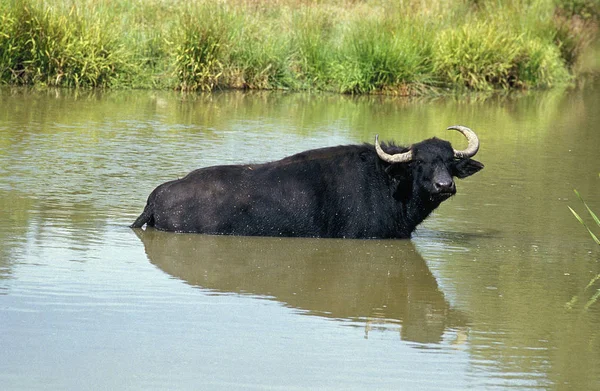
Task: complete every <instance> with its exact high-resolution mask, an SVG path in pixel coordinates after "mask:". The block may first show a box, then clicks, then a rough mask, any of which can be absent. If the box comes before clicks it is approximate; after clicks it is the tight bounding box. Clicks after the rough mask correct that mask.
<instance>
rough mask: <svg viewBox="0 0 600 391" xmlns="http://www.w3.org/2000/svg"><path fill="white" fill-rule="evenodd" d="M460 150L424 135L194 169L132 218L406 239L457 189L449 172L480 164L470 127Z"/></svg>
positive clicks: (261, 231) (466, 171)
mask: <svg viewBox="0 0 600 391" xmlns="http://www.w3.org/2000/svg"><path fill="white" fill-rule="evenodd" d="M448 129H454V130H457V131H459V132H461V133H462V134H463V135H464V136H465V137H466V138H467V140H468V143H469V145H468V146H467V148H466V149H465V150H462V151H458V150H455V149H453V148H452V146H451V145H450V143H449V142H447V141H444V140H440V139H437V138H432V139H428V140H425V141H422V142H420V143H416V144H413V145H411V146H410V147H400V146H396V145H394V144H383V145H380V143H379V140H378V138H377V137H375V145H370V144H363V145H345V146H338V147H330V148H322V149H315V150H310V151H306V152H301V153H298V154H296V155H293V156H290V157H286V158H284V159H281V160H278V161H274V162H270V163H264V164H246V165H227V166H215V167H207V168H201V169H198V170H195V171H192V172H191V173H189V174H188V175H187V176H185V177H184V178H182V179H178V180H174V181H170V182H166V183H163V184H162V185H160V186H158V187H157V188H156V189H154V191H153V192H152V193H151V194H150V196H149V197H148V202H147V204H146V207H145V209H144V211H143V212H142V214H141V215H140V216H139V217H138V218H137V220H136V221H135V222H134V223H133V224H132V225H131V227H132V228H140V227H142V226H143V225H144V224H147V225H148V226H152V227H155V228H157V229H160V230H165V231H176V232H198V233H205V234H226V235H248V236H303V237H327V238H408V237H410V235H411V233H412V232H413V231H414V229H415V228H416V226H417V225H418V224H420V223H421V222H422V221H423V220H424V219H425V218H426V217H427V216H428V215H429V214H430V213H431V212H432V211H433V210H434V209H435V208H437V207H438V206H439V205H440V203H441V202H442V201H444V200H446V199H448V198H449V197H451V196H452V195H454V194H455V193H456V187H455V185H454V180H453V177H458V178H465V177H468V176H470V175H473V174H474V173H476V172H477V171H479V170H481V169H482V168H483V164H481V163H479V162H478V161H475V160H473V159H471V157H472V156H474V155H475V154H476V153H477V151H478V149H479V140H478V138H477V136H476V135H475V133H474V132H473V131H472V130H470V129H469V128H467V127H464V126H451V127H450V128H448Z"/></svg>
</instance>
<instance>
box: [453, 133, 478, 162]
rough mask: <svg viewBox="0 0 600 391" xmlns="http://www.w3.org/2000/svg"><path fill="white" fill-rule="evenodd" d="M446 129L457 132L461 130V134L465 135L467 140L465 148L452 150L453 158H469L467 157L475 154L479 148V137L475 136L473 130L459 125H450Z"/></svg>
mask: <svg viewBox="0 0 600 391" xmlns="http://www.w3.org/2000/svg"><path fill="white" fill-rule="evenodd" d="M448 130H458V131H459V132H461V133H462V134H463V136H465V137H466V138H467V141H468V142H469V145H468V146H467V149H464V150H462V151H458V150H456V149H455V150H454V157H455V158H457V159H464V158H469V157H473V156H475V154H476V153H477V151H478V150H479V139H478V138H477V135H476V134H475V132H473V131H472V130H471V129H469V128H467V127H466V126H461V125H454V126H450V127H449V128H448Z"/></svg>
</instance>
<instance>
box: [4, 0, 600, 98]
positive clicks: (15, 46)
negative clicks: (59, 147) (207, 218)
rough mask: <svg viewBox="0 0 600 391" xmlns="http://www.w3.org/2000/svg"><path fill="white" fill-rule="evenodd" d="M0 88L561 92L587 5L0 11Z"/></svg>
mask: <svg viewBox="0 0 600 391" xmlns="http://www.w3.org/2000/svg"><path fill="white" fill-rule="evenodd" d="M0 11H1V12H0V82H2V83H5V84H17V85H19V84H22V85H45V86H62V87H102V88H172V89H180V90H186V91H196V90H200V91H209V90H213V89H226V88H244V89H287V90H317V91H333V92H341V93H350V94H363V93H385V94H402V95H413V94H423V93H427V92H431V91H442V90H443V91H445V90H448V89H450V90H458V91H460V90H479V91H489V90H496V89H504V90H511V89H525V88H547V87H552V86H556V85H560V84H565V83H569V82H571V81H572V80H573V79H574V78H576V77H577V73H576V72H577V67H576V64H577V62H578V60H579V58H581V55H582V53H583V52H584V51H585V50H586V49H587V48H588V47H589V46H590V45H591V44H592V43H593V42H594V40H595V39H596V36H597V25H598V17H599V14H600V12H599V6H598V3H597V2H596V1H593V0H508V1H506V2H501V4H500V3H499V2H496V1H485V0H478V1H475V0H463V1H456V2H447V1H442V0H430V1H427V2H423V1H417V0H407V1H402V2H393V1H391V0H380V1H374V0H373V1H366V2H355V1H351V0H329V1H322V2H303V1H299V0H277V1H275V2H263V1H259V0H224V1H221V2H214V1H208V0H199V1H191V0H190V1H183V2H173V1H166V0H145V1H144V0H111V1H109V0H82V1H74V0H55V1H48V0H46V1H45V0H21V1H17V0H0Z"/></svg>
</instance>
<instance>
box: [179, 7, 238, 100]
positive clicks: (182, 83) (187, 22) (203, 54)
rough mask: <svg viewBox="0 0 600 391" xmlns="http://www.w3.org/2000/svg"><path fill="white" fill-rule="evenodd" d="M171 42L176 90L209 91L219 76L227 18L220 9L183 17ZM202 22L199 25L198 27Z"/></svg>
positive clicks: (221, 70)
mask: <svg viewBox="0 0 600 391" xmlns="http://www.w3.org/2000/svg"><path fill="white" fill-rule="evenodd" d="M182 18H183V20H182V23H181V26H180V28H179V31H178V34H177V35H176V39H175V52H176V58H175V68H176V69H177V79H178V82H179V85H178V88H180V89H182V90H185V91H195V90H212V89H213V88H215V87H216V86H218V84H219V80H220V79H221V76H222V75H223V58H222V56H223V52H224V47H226V46H227V45H228V44H229V39H228V32H229V30H230V27H229V26H228V22H230V19H229V15H227V14H226V13H225V12H224V11H223V9H222V8H220V7H218V6H216V7H214V8H210V9H209V8H207V9H203V10H202V12H199V13H197V14H186V15H184V16H183V17H182ZM199 20H202V21H203V23H198V21H199Z"/></svg>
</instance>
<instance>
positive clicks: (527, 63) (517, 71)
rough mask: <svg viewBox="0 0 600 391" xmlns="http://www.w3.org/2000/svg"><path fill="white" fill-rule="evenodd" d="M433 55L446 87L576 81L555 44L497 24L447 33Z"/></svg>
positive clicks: (469, 26) (528, 85)
mask: <svg viewBox="0 0 600 391" xmlns="http://www.w3.org/2000/svg"><path fill="white" fill-rule="evenodd" d="M433 55H434V60H433V61H434V64H435V70H436V72H437V73H438V75H439V76H440V78H441V79H442V80H443V81H444V82H445V83H446V84H448V85H458V86H464V87H466V88H469V89H474V90H491V89H497V88H501V89H509V88H515V87H516V88H532V87H549V86H552V85H554V84H560V83H564V82H567V81H569V79H570V75H569V73H568V71H567V70H566V68H565V67H564V63H563V61H562V59H561V57H560V53H559V51H558V49H557V48H556V47H555V46H553V45H552V43H551V42H544V41H542V40H541V39H539V38H536V37H533V38H531V37H529V36H528V35H527V34H526V33H520V32H514V31H512V30H510V29H506V26H502V25H498V24H496V23H494V22H493V21H486V22H477V23H469V24H465V25H463V26H459V27H456V28H451V29H448V30H445V31H443V32H442V34H440V36H439V38H438V40H437V41H436V47H435V49H434V50H433Z"/></svg>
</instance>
